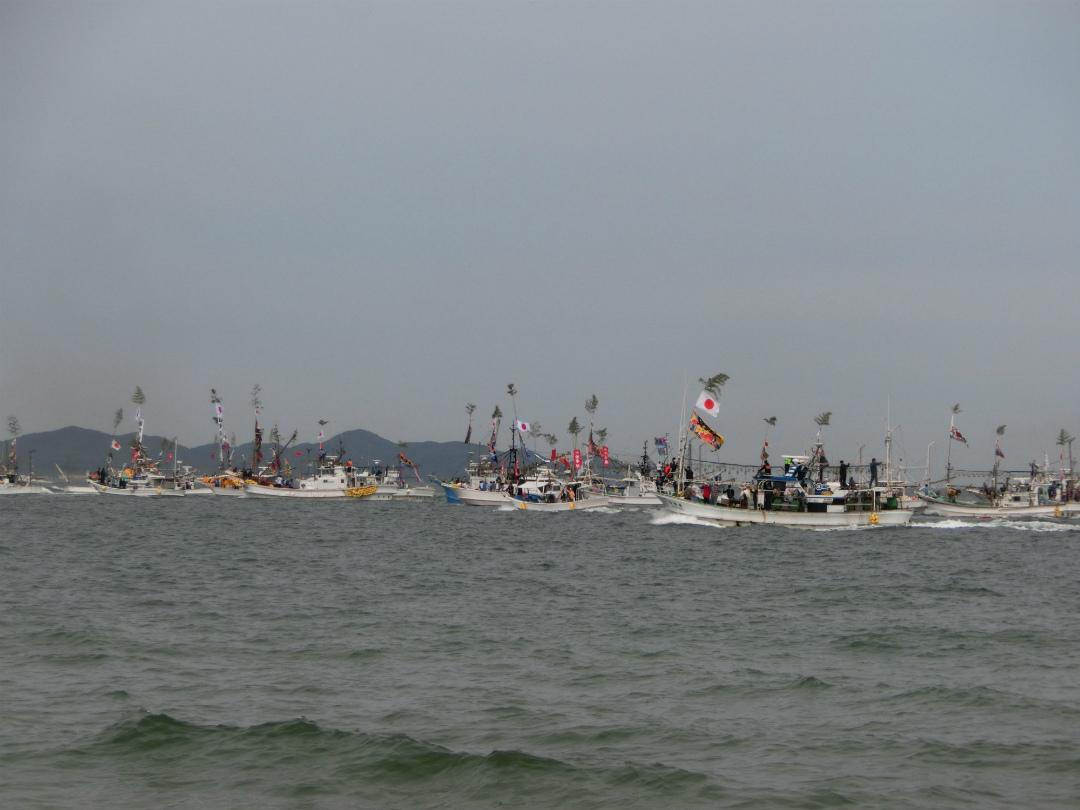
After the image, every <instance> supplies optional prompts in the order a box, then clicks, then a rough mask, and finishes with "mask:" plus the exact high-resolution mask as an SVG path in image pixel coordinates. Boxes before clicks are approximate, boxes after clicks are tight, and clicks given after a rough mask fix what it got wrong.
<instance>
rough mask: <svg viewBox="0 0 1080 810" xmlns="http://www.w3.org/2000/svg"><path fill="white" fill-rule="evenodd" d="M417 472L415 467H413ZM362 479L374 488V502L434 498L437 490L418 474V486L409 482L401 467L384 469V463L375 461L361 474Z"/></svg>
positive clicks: (372, 497)
mask: <svg viewBox="0 0 1080 810" xmlns="http://www.w3.org/2000/svg"><path fill="white" fill-rule="evenodd" d="M413 469H414V470H415V469H416V468H415V466H413ZM361 477H362V479H363V481H364V483H365V485H368V486H374V487H375V492H374V493H373V494H372V495H371V499H372V500H373V501H404V500H415V499H422V498H432V497H434V495H435V490H433V489H432V488H431V487H429V486H425V485H424V484H423V483H422V480H421V479H420V478H419V473H417V479H418V481H421V482H420V483H419V484H418V485H414V484H413V483H412V482H411V481H409V480H407V479H406V478H405V476H404V475H402V471H401V468H400V467H383V466H382V462H381V461H379V460H378V459H375V460H374V461H373V462H372V466H371V467H370V468H369V469H367V470H364V471H363V472H362V473H361Z"/></svg>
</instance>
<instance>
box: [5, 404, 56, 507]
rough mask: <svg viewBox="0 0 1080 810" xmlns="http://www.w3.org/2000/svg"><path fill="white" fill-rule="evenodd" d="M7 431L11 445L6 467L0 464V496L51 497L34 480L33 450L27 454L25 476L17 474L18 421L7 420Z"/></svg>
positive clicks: (49, 493) (49, 491)
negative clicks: (27, 463)
mask: <svg viewBox="0 0 1080 810" xmlns="http://www.w3.org/2000/svg"><path fill="white" fill-rule="evenodd" d="M8 431H9V432H10V433H11V443H10V444H9V446H8V453H7V464H6V466H5V465H4V464H2V463H0V495H51V494H52V490H51V489H49V488H48V487H47V486H45V485H44V484H43V483H42V482H41V481H40V480H37V481H35V479H34V466H33V464H34V451H33V450H31V451H30V453H29V457H30V469H29V471H28V472H27V473H26V474H25V475H20V474H19V457H18V441H19V436H18V434H19V420H18V419H16V418H15V417H14V416H12V417H11V418H9V419H8Z"/></svg>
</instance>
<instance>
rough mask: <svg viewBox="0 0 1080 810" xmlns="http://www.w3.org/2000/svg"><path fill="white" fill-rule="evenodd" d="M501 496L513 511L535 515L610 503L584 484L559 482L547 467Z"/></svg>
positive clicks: (579, 509)
mask: <svg viewBox="0 0 1080 810" xmlns="http://www.w3.org/2000/svg"><path fill="white" fill-rule="evenodd" d="M499 494H501V495H502V496H503V497H504V498H505V499H506V500H508V501H509V502H510V504H511V505H512V506H513V507H514V508H516V509H520V510H531V511H534V512H575V511H578V512H579V511H583V510H588V509H598V508H600V507H604V506H608V505H609V504H610V502H611V501H610V498H609V497H608V496H607V495H603V494H598V493H594V492H591V491H590V489H589V486H588V484H587V483H586V482H585V481H582V480H572V479H571V480H566V479H563V478H560V477H559V476H558V475H556V474H555V472H554V471H553V470H551V469H550V468H549V467H546V466H542V467H539V468H538V469H537V470H536V471H535V472H534V473H533V474H532V475H527V476H524V477H522V478H519V480H518V481H516V482H513V483H511V485H510V487H509V488H508V491H504V492H502V493H499ZM500 505H502V504H500Z"/></svg>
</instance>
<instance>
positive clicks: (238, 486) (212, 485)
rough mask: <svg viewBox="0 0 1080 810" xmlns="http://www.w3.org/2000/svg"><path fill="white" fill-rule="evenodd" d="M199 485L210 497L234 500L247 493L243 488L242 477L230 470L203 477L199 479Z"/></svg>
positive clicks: (236, 471) (237, 472) (235, 471)
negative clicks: (228, 497) (215, 496)
mask: <svg viewBox="0 0 1080 810" xmlns="http://www.w3.org/2000/svg"><path fill="white" fill-rule="evenodd" d="M199 483H200V484H202V486H203V488H205V489H206V491H208V492H209V493H210V494H211V495H224V496H231V497H236V498H242V497H246V496H247V491H246V490H245V488H244V479H243V476H241V475H240V472H239V471H238V470H230V471H227V472H222V473H216V474H214V475H203V476H200V477H199Z"/></svg>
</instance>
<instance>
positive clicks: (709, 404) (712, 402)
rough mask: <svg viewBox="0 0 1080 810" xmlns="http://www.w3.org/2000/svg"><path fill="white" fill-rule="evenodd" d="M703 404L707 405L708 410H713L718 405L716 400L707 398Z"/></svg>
mask: <svg viewBox="0 0 1080 810" xmlns="http://www.w3.org/2000/svg"><path fill="white" fill-rule="evenodd" d="M703 404H704V405H705V410H707V411H711V410H712V409H713V408H715V407H716V401H715V400H712V399H706V400H705V402H704V403H703Z"/></svg>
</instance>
